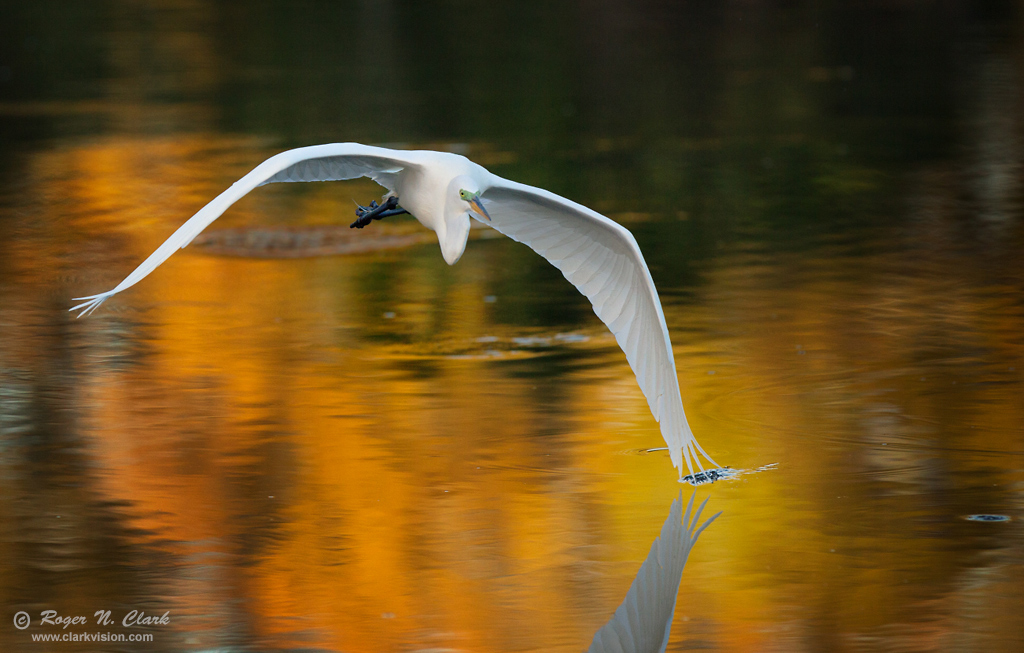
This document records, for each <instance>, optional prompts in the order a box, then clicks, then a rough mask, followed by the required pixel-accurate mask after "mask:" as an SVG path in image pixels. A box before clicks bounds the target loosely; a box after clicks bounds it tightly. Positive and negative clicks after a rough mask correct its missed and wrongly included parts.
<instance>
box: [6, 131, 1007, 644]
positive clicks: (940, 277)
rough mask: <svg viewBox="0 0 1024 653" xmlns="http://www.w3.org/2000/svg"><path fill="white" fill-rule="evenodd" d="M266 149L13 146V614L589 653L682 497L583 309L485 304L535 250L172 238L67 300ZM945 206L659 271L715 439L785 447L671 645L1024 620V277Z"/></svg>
mask: <svg viewBox="0 0 1024 653" xmlns="http://www.w3.org/2000/svg"><path fill="white" fill-rule="evenodd" d="M273 152H274V150H273V148H271V147H269V146H266V145H264V144H261V143H259V142H257V141H253V140H245V139H228V138H224V137H221V136H215V135H203V134H199V135H191V136H175V137H161V138H137V139H136V138H127V137H111V138H105V139H103V138H101V139H96V140H94V141H91V142H87V143H80V144H77V145H76V146H74V147H65V148H60V149H58V150H54V151H43V152H39V153H36V154H33V155H32V156H31V157H30V158H29V160H28V161H27V166H26V169H27V170H28V175H27V181H26V182H25V186H24V188H22V189H21V190H20V191H19V193H18V195H17V197H18V199H17V200H16V201H15V200H8V201H7V205H6V207H5V212H6V214H7V215H6V219H8V220H10V224H11V225H12V227H11V232H10V233H12V234H14V237H11V238H9V239H7V240H6V241H5V243H4V247H5V251H4V262H3V273H4V276H5V278H6V279H7V281H6V282H4V283H3V284H0V293H2V300H3V303H4V306H5V307H6V309H5V317H4V318H3V319H4V322H5V324H4V334H5V337H4V340H3V343H2V344H0V370H2V373H3V384H2V385H3V388H4V392H5V395H6V396H5V402H4V406H5V408H4V411H3V412H4V416H3V417H4V422H3V428H4V436H5V438H6V442H7V444H5V453H4V466H5V471H4V473H3V475H2V476H0V483H3V486H4V490H3V492H2V496H3V500H2V507H0V510H2V512H3V519H2V520H0V522H2V523H3V524H5V526H4V529H5V531H6V533H5V536H4V537H3V538H2V541H3V545H4V547H5V548H6V551H5V555H4V559H5V560H8V561H14V562H9V563H8V565H9V568H10V570H11V574H10V576H9V578H10V580H9V581H8V583H7V584H6V586H5V591H6V592H7V593H8V596H7V597H5V600H6V602H7V603H8V604H17V605H22V606H25V609H29V610H36V609H42V607H40V606H52V607H53V608H54V609H58V610H59V611H60V612H61V613H62V614H63V613H69V614H77V613H89V614H91V612H92V610H94V609H96V608H95V607H94V606H98V605H99V606H104V605H110V607H114V608H117V607H123V606H133V605H138V604H140V603H142V604H144V605H145V606H146V607H147V608H148V609H150V610H151V611H153V612H157V613H162V612H163V611H165V610H170V611H171V613H172V615H173V625H172V627H171V629H170V630H169V631H167V630H164V631H160V630H157V631H156V632H157V634H158V637H162V638H163V640H162V641H158V642H157V645H158V646H159V647H165V648H167V649H168V650H171V649H177V648H189V649H213V648H224V647H232V646H236V647H252V648H255V649H262V650H269V649H290V648H303V647H308V648H321V649H328V650H345V651H381V650H473V651H512V650H516V651H519V650H555V651H561V650H566V651H569V650H581V649H582V648H583V647H584V646H585V645H586V643H587V642H589V641H590V638H591V637H592V635H593V633H594V632H595V631H596V630H597V629H598V628H599V627H600V626H601V625H602V624H603V623H605V622H606V621H607V620H608V618H609V616H610V614H611V612H612V611H613V610H614V609H615V607H616V606H617V605H618V602H619V601H620V600H621V597H622V596H624V595H625V592H626V589H627V588H628V587H629V583H630V581H631V580H632V577H633V575H634V574H635V573H636V570H637V567H638V566H639V563H640V561H642V560H643V558H644V556H645V555H646V551H647V550H648V549H649V547H650V543H651V541H652V539H653V538H654V537H655V536H656V535H657V533H658V529H659V527H660V524H661V520H662V519H663V516H664V510H665V506H667V505H668V504H669V503H670V502H671V500H672V497H674V496H675V495H676V494H677V493H678V490H679V485H678V483H677V482H676V472H675V471H674V470H673V469H672V468H671V465H670V464H669V461H668V457H667V456H666V455H665V454H664V452H660V453H658V452H656V453H650V454H643V453H642V452H643V451H644V450H646V449H648V448H652V447H658V446H660V444H661V441H660V436H659V434H658V430H657V425H656V424H655V423H654V421H653V420H652V419H651V416H650V413H649V411H648V409H647V406H646V403H645V402H644V400H643V398H642V396H641V394H640V392H639V390H638V388H637V386H636V382H635V379H634V377H633V375H632V373H631V371H630V370H629V367H628V366H627V364H626V362H625V360H624V357H623V356H622V354H621V352H619V350H618V349H617V348H616V347H615V343H614V340H613V339H612V338H611V337H610V336H609V335H607V333H606V332H605V330H604V329H603V327H602V326H601V325H600V324H599V323H598V321H597V320H596V318H594V317H593V316H590V317H589V318H586V319H583V320H582V321H575V320H573V321H570V322H569V323H558V322H557V321H555V322H554V323H551V322H549V323H547V324H545V323H543V320H542V321H541V323H540V324H537V325H535V326H526V325H524V324H522V323H520V322H517V321H506V320H501V319H498V318H497V316H498V315H500V313H499V311H500V310H501V308H502V304H503V303H505V304H506V305H507V302H510V301H517V300H519V299H521V298H517V297H510V296H502V295H501V294H497V295H495V292H496V291H495V288H504V287H507V285H502V284H503V281H502V280H503V279H506V278H507V277H508V276H509V275H510V274H512V275H514V274H515V272H514V271H515V269H516V268H515V266H516V265H517V264H518V263H519V262H520V261H522V260H523V257H524V256H527V255H531V256H532V254H530V253H529V252H525V254H524V251H523V250H522V247H521V246H520V245H518V244H516V243H512V242H510V241H506V240H503V239H480V240H474V242H472V243H470V248H469V249H468V250H467V253H466V255H465V256H464V257H463V259H462V261H460V263H459V264H458V265H457V266H455V267H453V268H449V267H447V266H446V265H444V263H443V261H442V260H441V258H440V256H438V252H437V248H436V245H434V244H431V243H429V242H428V243H424V244H420V245H412V246H409V247H404V248H401V249H385V250H381V251H377V252H369V253H364V254H359V255H353V256H333V257H312V258H294V259H253V258H244V257H243V258H239V257H222V256H216V255H211V254H209V253H206V254H204V253H202V251H201V250H197V251H190V250H185V251H183V252H181V253H179V254H178V255H177V256H175V257H173V258H172V259H171V260H170V261H169V262H168V263H167V264H165V265H164V266H163V267H162V268H161V269H160V270H159V271H158V272H157V273H155V274H153V275H152V276H151V277H150V278H148V279H147V280H146V281H145V283H142V284H140V285H139V286H138V287H136V288H134V289H133V290H132V291H131V292H130V293H125V294H124V295H121V296H118V297H117V298H116V301H112V302H108V304H107V305H105V306H104V307H103V309H101V311H100V312H98V313H97V314H96V315H95V316H93V317H90V318H88V319H84V320H77V321H76V320H74V319H73V318H72V317H71V315H70V314H68V313H66V312H65V309H66V308H67V307H68V306H70V305H71V302H70V297H72V296H79V295H83V294H89V293H92V292H96V291H98V290H102V289H104V288H107V287H110V286H112V285H113V283H115V282H116V281H117V280H118V279H120V278H121V277H122V276H123V275H124V274H125V273H126V272H127V271H128V270H130V269H132V268H133V267H134V266H135V265H136V263H137V262H138V261H139V260H141V259H142V258H143V257H144V256H145V255H146V254H148V253H149V252H150V251H151V250H152V249H153V248H154V247H155V246H156V245H157V244H159V242H161V241H162V240H163V238H165V237H166V235H167V234H168V233H170V232H171V231H172V230H173V229H174V228H175V227H176V226H177V225H178V224H180V222H181V221H183V220H184V219H185V218H186V217H187V216H188V215H191V213H193V212H194V210H195V209H196V208H197V207H198V206H200V205H201V204H202V203H203V202H205V201H206V199H208V198H209V197H212V196H214V195H215V194H216V193H217V192H219V191H220V190H222V189H223V187H225V186H226V185H228V184H230V183H231V181H233V180H234V179H235V178H237V177H239V176H241V174H243V173H244V172H245V171H246V170H247V169H248V168H249V167H251V166H252V165H254V164H255V163H256V162H258V161H260V160H262V159H263V158H264V157H265V156H268V155H269V154H272V153H273ZM471 154H472V152H471ZM922 179H923V181H922V182H921V184H922V187H921V189H918V191H917V192H920V193H922V194H928V195H929V196H935V195H936V194H939V193H941V189H939V188H936V187H934V186H928V183H929V182H928V179H929V177H928V175H927V174H925V175H923V177H922ZM378 193H379V190H378V189H377V188H376V187H375V186H374V185H373V184H371V183H369V182H365V181H364V182H356V183H352V184H347V185H346V184H317V185H311V186H308V187H306V188H295V187H285V185H282V187H280V188H278V187H270V188H265V189H260V190H259V191H257V192H256V193H253V194H252V195H251V196H250V197H248V198H247V199H245V200H243V201H242V202H240V203H239V204H238V205H237V206H236V207H235V208H233V209H232V210H231V211H230V212H229V214H228V215H226V216H225V217H224V218H223V219H222V220H221V222H220V223H218V225H217V226H220V227H224V228H229V227H230V228H236V229H238V228H245V227H246V226H251V225H261V226H267V225H285V226H288V227H296V226H309V225H327V224H337V223H339V222H343V221H346V220H347V219H349V217H350V216H349V214H350V213H351V211H352V209H351V201H350V198H357V199H361V200H364V201H365V199H366V198H368V197H373V196H376V195H377V194H378ZM955 219H956V218H955V216H951V215H949V214H946V213H944V212H943V211H942V210H941V209H929V210H923V211H922V214H921V217H920V219H919V220H917V221H916V222H912V223H911V226H910V227H899V228H897V227H892V228H886V227H872V228H870V229H867V230H866V231H864V232H862V233H860V234H859V235H858V240H857V242H856V243H855V245H853V246H851V245H850V244H849V243H845V242H842V241H839V242H824V243H821V244H819V245H818V246H817V247H816V248H815V249H812V250H811V251H796V252H793V251H786V250H785V249H769V248H766V247H763V246H760V245H757V244H751V243H739V244H737V245H736V246H735V247H734V248H733V249H732V250H730V251H725V252H722V253H721V255H720V256H718V257H716V258H714V259H712V260H710V261H708V262H705V263H704V264H703V266H702V267H701V268H700V270H699V274H700V277H701V284H700V285H699V286H698V287H697V288H696V289H694V290H692V296H691V297H690V298H689V299H687V298H686V297H685V296H684V295H681V294H678V293H674V292H673V285H672V280H671V279H669V278H659V277H658V274H657V271H656V275H655V276H656V279H657V281H658V282H659V284H660V285H662V286H663V292H664V294H665V298H666V305H665V311H666V316H667V320H668V323H669V325H670V328H671V330H672V332H673V341H674V344H675V347H676V356H677V361H678V364H679V371H680V382H681V386H682V388H683V397H684V403H685V405H686V406H687V408H688V416H689V417H690V421H691V424H692V426H693V429H694V432H695V433H696V434H697V435H698V437H699V438H700V440H701V442H702V444H704V446H705V447H706V448H707V449H708V450H709V452H711V453H712V455H714V456H715V458H716V459H718V460H719V461H724V462H725V463H727V464H730V465H732V466H733V467H735V468H740V469H753V468H756V467H759V466H762V465H767V464H770V463H778V468H777V469H775V470H773V471H766V472H762V473H759V474H747V475H741V476H739V477H738V478H737V479H736V480H733V481H726V482H721V483H717V484H715V485H714V486H711V487H703V488H700V489H699V490H698V495H699V498H703V497H704V496H706V495H707V494H708V493H711V494H713V503H714V509H715V510H716V511H717V510H723V511H724V513H725V514H724V515H723V517H721V518H720V519H719V521H718V523H717V524H716V525H715V527H714V528H712V529H711V530H709V531H708V532H707V533H706V534H705V535H704V536H703V538H702V541H701V544H700V546H698V547H697V549H696V551H695V552H694V554H693V555H692V556H691V559H690V563H689V565H688V567H687V570H686V573H685V574H684V577H683V584H682V590H681V592H680V597H679V604H678V608H677V611H676V623H675V626H674V628H673V642H675V644H674V646H677V647H682V648H700V647H705V646H708V647H713V648H716V649H720V650H735V651H751V650H787V651H790V650H823V649H828V648H834V649H843V650H870V649H872V648H874V647H875V645H877V644H878V642H880V641H883V640H884V641H885V642H888V643H893V642H897V643H900V642H902V644H896V645H894V646H897V648H899V647H900V646H902V648H899V650H953V649H958V648H974V647H975V646H976V645H979V644H981V643H985V642H1004V643H1005V642H1008V641H1011V642H1012V641H1014V638H1019V637H1020V636H1021V630H1020V626H1019V624H1018V622H1017V620H1016V618H1015V617H1014V615H1015V614H1016V612H1017V610H1018V609H1019V606H1020V600H1021V598H1022V593H1021V588H1022V587H1024V578H1022V577H1021V571H1020V570H1021V569H1022V568H1024V567H1022V566H1021V563H1022V559H1021V551H1022V550H1024V549H1022V547H1021V545H1022V543H1024V538H1022V533H1021V528H1022V524H1024V521H1022V518H1024V510H1022V509H1024V494H1022V492H1021V489H1022V488H1024V474H1022V472H1021V469H1022V464H1021V463H1022V462H1024V457H1022V453H1021V452H1022V451H1024V441H1022V440H1024V431H1022V429H1021V424H1022V423H1024V404H1022V403H1021V402H1020V396H1021V371H1022V370H1024V367H1022V356H1021V354H1022V341H1021V339H1020V335H1019V334H1020V333H1021V330H1022V327H1024V311H1022V309H1021V305H1020V303H1019V295H1016V294H1015V293H1016V292H1017V290H1018V289H1019V288H1020V287H1021V281H1022V274H1021V273H1022V270H1021V268H1020V267H1019V265H1018V266H1016V267H1010V268H1003V269H1000V270H999V271H998V273H993V272H992V270H990V269H988V268H986V266H985V265H984V264H983V262H982V261H978V260H977V259H976V258H972V257H970V256H967V255H965V254H964V253H963V252H962V251H961V250H959V249H958V247H957V243H956V240H955V239H950V238H944V237H943V233H944V230H948V229H951V228H952V226H951V225H952V223H954V222H955ZM367 231H369V230H367ZM1016 233H1018V235H1017V236H1015V237H1016V238H1017V241H1014V240H1013V238H1011V239H1010V240H1009V241H1007V242H1008V243H1010V244H1012V243H1013V242H1019V228H1018V232H1016ZM641 245H642V246H643V247H648V246H650V247H655V248H656V247H657V246H658V243H656V242H641ZM1006 246H1007V247H1009V246H1010V245H1009V244H1007V245H1006ZM997 253H998V252H997ZM510 270H511V272H510ZM946 270H955V271H956V274H947V273H945V271H946ZM556 280H557V279H556ZM563 283H564V281H563ZM545 289H546V287H545ZM570 290H571V289H570ZM523 292H524V293H529V292H530V290H529V289H526V290H523ZM567 333H569V334H572V335H573V337H570V338H566V337H562V338H558V337H556V336H559V335H563V336H564V334H567ZM975 512H999V513H1002V514H1008V515H1011V516H1013V518H1014V519H1013V521H1011V522H1009V523H1007V524H973V523H970V522H966V521H963V520H962V519H960V517H961V516H962V515H964V514H969V513H975ZM58 515H59V520H60V521H59V522H58ZM97 551H103V552H104V553H103V554H97V553H96V552H97ZM97 555H99V557H98V558H97V557H96V556H97ZM104 561H105V562H104ZM3 637H4V638H5V640H6V641H5V646H4V648H5V649H6V650H22V649H24V650H28V648H27V646H28V645H27V644H26V643H25V641H23V640H22V639H18V638H16V637H15V635H11V634H10V633H6V631H5V634H4V635H3ZM1004 650H1007V649H1004Z"/></svg>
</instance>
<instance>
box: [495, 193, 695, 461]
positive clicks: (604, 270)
mask: <svg viewBox="0 0 1024 653" xmlns="http://www.w3.org/2000/svg"><path fill="white" fill-rule="evenodd" d="M492 177H493V179H492V185H491V186H490V188H488V189H486V190H485V191H484V192H483V194H482V197H483V199H484V201H485V203H486V207H487V211H488V212H489V213H490V217H491V222H489V223H487V224H490V226H492V227H494V228H495V229H497V230H498V231H500V232H501V233H503V234H505V235H506V236H508V237H510V238H512V239H513V240H516V241H518V242H521V243H524V244H525V245H527V246H529V247H530V248H531V249H533V250H534V251H535V252H537V253H538V254H540V255H541V256H543V257H544V258H545V259H547V260H548V261H549V262H550V263H551V264H552V265H554V266H555V267H556V268H558V269H559V270H560V271H561V272H562V274H563V275H564V276H565V278H566V279H567V280H568V281H569V282H570V283H572V284H573V285H574V286H575V287H576V288H577V289H578V290H579V291H580V292H581V293H583V295H584V296H586V297H587V299H589V300H590V302H591V304H592V305H593V308H594V313H596V314H597V316H598V318H600V319H601V321H602V322H604V323H605V324H606V325H607V326H608V328H609V329H610V330H611V332H612V334H613V335H614V336H615V340H616V342H618V343H619V346H620V347H621V348H622V351H623V352H624V353H625V354H626V360H627V361H629V365H630V367H631V368H632V369H633V372H634V373H635V374H636V377H637V383H638V384H639V385H640V389H641V391H642V392H643V393H644V396H645V397H646V398H647V403H648V406H649V407H650V409H651V413H652V414H653V415H654V418H655V419H656V420H657V421H658V422H660V424H661V434H662V436H663V437H664V438H665V442H666V444H668V448H669V453H670V455H671V457H672V464H673V465H674V466H675V467H676V468H677V469H678V470H679V474H680V476H682V474H683V465H684V464H685V466H686V468H687V469H688V470H689V471H690V472H691V473H692V472H693V471H694V467H695V466H696V468H698V469H704V467H703V465H702V464H701V460H700V458H699V457H698V453H700V454H701V455H702V456H703V457H704V458H705V459H706V460H707V461H708V462H709V463H711V464H712V466H714V465H715V463H714V461H713V460H711V458H710V457H709V456H708V455H707V454H706V453H704V450H703V449H701V448H700V445H698V444H697V442H696V440H695V439H694V437H693V433H692V432H691V430H690V427H689V425H688V424H687V421H686V414H685V412H684V411H683V403H682V398H681V397H680V394H679V381H678V379H677V378H676V372H675V359H674V358H673V355H672V343H671V341H670V340H669V336H668V326H667V325H666V323H665V315H664V313H663V311H662V308H661V301H660V299H659V298H658V291H657V289H656V288H655V287H654V281H653V279H652V278H651V274H650V272H649V271H648V269H647V264H646V262H645V261H644V257H643V254H641V253H640V248H639V247H638V246H637V244H636V240H635V239H634V238H633V235H632V234H631V233H630V232H629V231H628V230H627V229H626V228H625V227H623V226H621V225H619V224H618V223H616V222H614V221H612V220H610V219H608V218H606V217H605V216H603V215H601V214H599V213H597V212H595V211H592V210H590V209H588V208H586V207H584V206H581V205H579V204H576V203H575V202H572V201H570V200H567V199H565V198H563V197H559V196H558V195H555V194H554V193H550V192H548V191H545V190H542V189H539V188H534V187H532V186H527V185H525V184H519V183H516V182H512V181H509V180H507V179H502V178H500V177H497V176H492Z"/></svg>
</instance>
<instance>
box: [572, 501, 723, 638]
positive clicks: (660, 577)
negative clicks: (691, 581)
mask: <svg viewBox="0 0 1024 653" xmlns="http://www.w3.org/2000/svg"><path fill="white" fill-rule="evenodd" d="M695 496H696V494H694V495H692V496H691V497H690V503H689V504H688V505H687V506H686V514H685V515H683V516H682V520H680V513H681V512H682V505H683V497H682V493H681V492H680V494H679V497H678V498H676V500H675V501H673V502H672V509H671V510H669V513H668V519H666V520H665V524H664V525H663V526H662V527H661V535H660V536H659V537H658V538H656V539H655V540H654V544H652V545H651V552H650V553H648V554H647V559H646V560H644V563H643V564H642V565H640V571H638V572H637V574H636V578H635V579H634V580H633V584H632V585H630V587H629V592H628V593H627V594H626V598H625V599H623V601H622V604H621V605H619V608H618V609H617V610H616V611H615V615H614V616H612V619H611V621H609V622H608V623H606V624H605V625H604V626H602V627H601V629H600V630H598V631H597V633H595V634H594V641H593V642H592V643H591V644H590V648H589V649H587V653H664V651H665V649H666V648H667V647H668V637H669V633H670V632H671V629H672V616H673V615H674V614H675V611H676V597H677V596H678V595H679V583H680V581H681V580H682V578H683V567H684V566H686V559H687V558H688V557H689V555H690V549H692V548H693V545H694V544H695V543H696V542H697V538H698V537H700V534H701V533H702V532H703V531H704V529H705V528H707V527H708V526H709V525H710V524H711V522H713V521H714V520H715V519H716V518H717V517H718V515H720V514H722V513H718V514H716V515H714V516H712V517H711V518H710V519H708V520H707V521H706V522H704V523H703V524H700V525H699V526H698V523H699V522H700V514H701V512H703V511H704V506H705V504H707V502H708V500H707V499H704V502H703V503H701V504H700V507H699V508H698V509H697V514H696V515H695V516H694V517H693V519H692V520H691V519H690V514H691V513H692V511H693V499H694V497H695Z"/></svg>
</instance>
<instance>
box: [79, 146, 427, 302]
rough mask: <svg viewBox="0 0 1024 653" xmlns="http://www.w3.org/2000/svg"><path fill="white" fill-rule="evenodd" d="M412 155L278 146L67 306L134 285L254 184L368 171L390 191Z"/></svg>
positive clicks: (362, 149)
mask: <svg viewBox="0 0 1024 653" xmlns="http://www.w3.org/2000/svg"><path fill="white" fill-rule="evenodd" d="M418 158H419V157H418V153H417V152H403V151H399V150H388V149H385V148H381V147H372V146H369V145H360V144H359V143H332V144H330V145H314V146H312V147H300V148H297V149H294V150H288V151H286V152H281V153H280V154H277V155H275V156H272V157H270V158H269V159H267V160H266V161H264V162H263V163H261V164H259V165H258V166H256V167H255V168H253V170H252V171H251V172H249V173H248V174H247V175H245V176H244V177H242V178H241V179H239V180H238V181H236V182H235V183H233V184H232V185H231V187H230V188H228V189H227V190H225V191H224V192H223V193H221V194H220V195H218V196H217V197H215V198H214V199H213V200H212V201H210V203H209V204H207V205H206V206H204V207H203V208H201V209H199V211H198V212H197V213H196V214H195V215H193V216H192V217H191V218H189V219H188V221H187V222H185V224H183V225H181V226H180V227H178V229H177V231H175V232H174V233H173V234H171V236H170V237H169V238H168V239H167V240H165V241H164V242H163V244H162V245H160V247H158V248H157V249H156V251H154V252H153V253H152V254H150V255H149V257H148V258H147V259H146V260H145V261H143V262H142V264H140V265H139V267H137V268H135V270H134V271H132V273H131V274H129V275H128V276H127V277H126V278H125V279H124V280H123V281H122V282H121V283H119V284H118V285H117V286H116V287H114V289H112V290H108V291H107V292H104V293H100V294H98V295H90V296H88V297H77V298H75V299H76V301H79V300H84V303H82V304H79V305H77V306H74V307H72V308H71V309H70V310H72V311H79V314H78V317H82V316H83V315H88V314H89V313H91V312H93V311H95V310H96V309H97V308H99V306H100V304H102V303H103V302H104V301H106V300H107V299H109V298H110V297H112V296H113V295H116V294H117V293H119V292H121V291H123V290H127V289H128V288H130V287H132V286H134V285H135V284H136V283H138V282H139V281H141V280H142V279H144V278H145V277H146V276H147V275H148V274H149V273H150V272H152V271H153V270H155V269H156V268H157V267H159V266H160V264H161V263H163V262H164V261H166V260H167V259H168V258H170V257H171V255H172V254H174V252H176V251H178V250H179V249H182V248H184V247H187V246H188V244H189V243H191V242H192V240H193V239H194V238H195V237H196V236H198V235H199V233H200V232H202V231H203V229H206V227H208V226H209V225H210V223H212V222H213V221H214V220H216V219H217V218H219V217H220V216H221V215H222V214H223V213H224V212H225V211H226V210H227V209H228V208H229V207H230V206H231V205H232V204H234V203H235V202H237V201H238V200H240V199H241V198H243V197H245V196H246V195H247V194H248V193H249V192H250V191H251V190H253V189H254V188H257V187H259V186H263V185H265V184H272V183H276V182H298V181H337V180H342V179H355V178H357V177H370V178H371V179H373V180H374V181H376V182H377V183H380V184H381V185H382V186H385V187H386V188H388V190H392V191H393V190H394V177H395V175H396V174H397V173H398V172H399V171H401V170H402V169H404V168H407V167H410V166H415V165H418V163H417V160H418Z"/></svg>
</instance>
